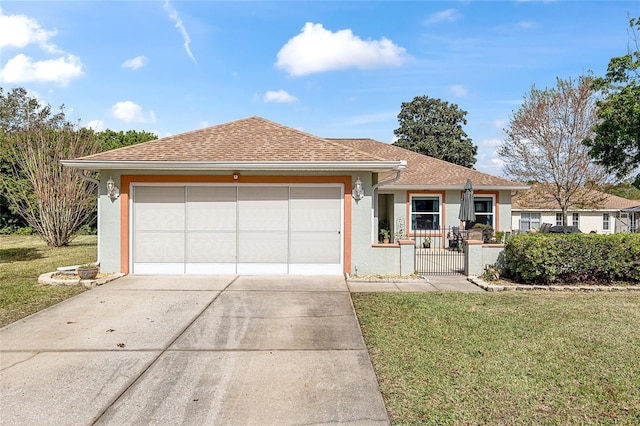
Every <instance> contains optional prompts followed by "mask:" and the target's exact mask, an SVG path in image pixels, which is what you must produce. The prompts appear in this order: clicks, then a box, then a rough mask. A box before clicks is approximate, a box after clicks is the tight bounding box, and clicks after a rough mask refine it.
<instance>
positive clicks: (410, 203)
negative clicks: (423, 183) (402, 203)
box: [405, 193, 445, 233]
mask: <svg viewBox="0 0 640 426" xmlns="http://www.w3.org/2000/svg"><path fill="white" fill-rule="evenodd" d="M414 198H437V199H438V219H439V222H440V223H438V227H437V228H433V229H431V230H434V231H435V230H437V229H440V228H444V226H445V225H444V223H443V219H444V217H443V213H442V194H440V193H437V194H430V193H424V194H409V224H408V225H407V224H405V226H406V228H407V232H408V233H409V232H414V231H416V230H415V229H413V213H414V212H413V199H414ZM416 213H417V214H433V213H434V212H422V213H421V212H416ZM418 231H422V229H418Z"/></svg>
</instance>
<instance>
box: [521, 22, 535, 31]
mask: <svg viewBox="0 0 640 426" xmlns="http://www.w3.org/2000/svg"><path fill="white" fill-rule="evenodd" d="M517 26H518V28H520V29H523V30H530V29H533V28H535V27H537V25H536V23H535V22H533V21H520V22H518V24H517Z"/></svg>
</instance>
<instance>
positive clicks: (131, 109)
mask: <svg viewBox="0 0 640 426" xmlns="http://www.w3.org/2000/svg"><path fill="white" fill-rule="evenodd" d="M111 115H112V116H113V117H115V118H117V119H118V120H122V121H124V122H125V123H133V122H136V123H155V122H156V115H155V113H154V112H153V111H149V113H148V114H146V116H145V113H144V112H143V111H142V107H141V106H140V105H138V104H136V103H134V102H131V101H123V102H118V103H116V104H115V105H114V106H112V107H111Z"/></svg>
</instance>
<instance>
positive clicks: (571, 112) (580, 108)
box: [497, 77, 609, 224]
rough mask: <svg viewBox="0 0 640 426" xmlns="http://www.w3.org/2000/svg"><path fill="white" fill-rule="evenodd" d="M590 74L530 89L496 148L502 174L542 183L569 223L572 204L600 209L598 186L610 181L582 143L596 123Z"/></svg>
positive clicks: (600, 198) (601, 199) (515, 178)
mask: <svg viewBox="0 0 640 426" xmlns="http://www.w3.org/2000/svg"><path fill="white" fill-rule="evenodd" d="M591 82H592V78H591V77H580V79H579V80H578V81H573V80H571V79H569V80H562V79H560V78H558V79H557V87H555V88H552V89H545V90H538V89H536V88H535V86H534V87H532V89H531V92H530V93H529V94H527V95H526V96H525V97H524V101H523V103H522V106H521V107H520V109H518V110H517V111H515V112H514V114H513V116H512V117H511V120H510V123H509V128H508V129H505V140H504V141H503V142H502V144H501V145H500V146H499V147H498V150H497V152H498V155H500V156H501V157H502V160H503V161H504V172H505V174H506V175H507V176H509V177H510V178H512V179H514V180H516V181H519V182H523V183H524V182H538V183H541V184H544V185H542V186H541V187H542V188H544V192H545V193H546V194H547V195H548V196H551V197H553V199H555V200H556V201H557V203H558V207H559V208H560V209H561V210H562V216H563V221H564V223H565V224H566V223H567V210H568V208H569V207H572V206H574V207H580V208H588V207H596V206H597V205H598V204H599V203H601V202H602V201H603V197H602V196H601V194H602V193H601V192H599V191H591V190H592V189H598V188H600V187H601V186H602V185H604V184H605V183H607V182H608V181H609V175H608V174H607V173H606V171H605V170H604V168H603V167H601V166H599V165H597V164H595V163H594V162H593V161H592V160H591V158H590V157H589V154H588V152H587V151H588V149H587V147H586V146H585V145H583V144H582V141H583V140H584V139H586V138H588V137H590V136H591V135H592V128H593V126H594V125H595V124H596V122H597V115H596V106H595V93H594V92H593V90H592V89H591Z"/></svg>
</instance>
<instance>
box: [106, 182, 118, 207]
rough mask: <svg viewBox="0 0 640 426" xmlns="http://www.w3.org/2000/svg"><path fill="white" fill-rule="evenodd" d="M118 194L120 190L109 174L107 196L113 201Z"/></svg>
mask: <svg viewBox="0 0 640 426" xmlns="http://www.w3.org/2000/svg"><path fill="white" fill-rule="evenodd" d="M119 196H120V190H119V189H118V187H117V186H116V183H115V182H114V181H113V179H112V178H111V176H109V180H108V181H107V197H109V198H110V199H111V201H114V200H115V199H116V198H118V197H119Z"/></svg>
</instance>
